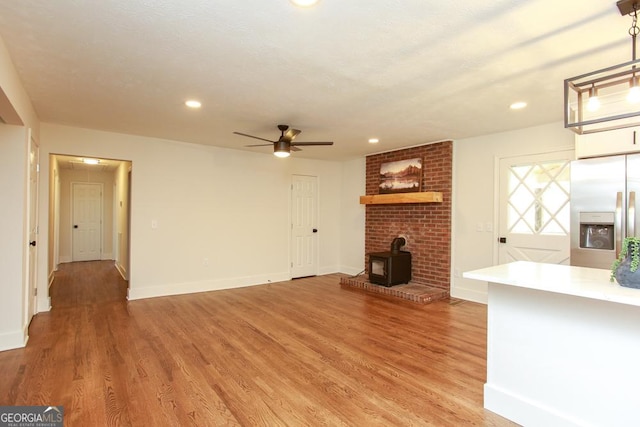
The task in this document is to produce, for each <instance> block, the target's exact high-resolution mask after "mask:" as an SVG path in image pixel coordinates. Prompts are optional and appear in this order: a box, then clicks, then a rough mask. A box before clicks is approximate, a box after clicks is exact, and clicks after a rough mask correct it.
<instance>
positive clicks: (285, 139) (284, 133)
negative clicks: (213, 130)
mask: <svg viewBox="0 0 640 427" xmlns="http://www.w3.org/2000/svg"><path fill="white" fill-rule="evenodd" d="M278 130H280V138H278V140H277V141H272V140H270V139H266V138H262V137H260V136H254V135H249V134H247V133H242V132H234V134H236V135H240V136H245V137H247V138H253V139H259V140H260V141H266V142H268V144H252V145H245V147H265V146H268V145H273V154H274V155H275V156H276V157H289V155H290V154H291V151H301V150H300V149H299V148H298V147H297V146H298V145H305V146H311V145H333V142H330V141H311V142H296V141H294V139H295V138H296V136H298V135H299V134H300V133H302V131H301V130H298V129H290V128H289V125H278Z"/></svg>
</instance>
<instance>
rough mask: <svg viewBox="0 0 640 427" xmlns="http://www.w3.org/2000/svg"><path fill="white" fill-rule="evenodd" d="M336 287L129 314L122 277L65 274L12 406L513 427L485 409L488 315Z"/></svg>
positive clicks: (203, 300) (134, 416) (103, 415)
mask: <svg viewBox="0 0 640 427" xmlns="http://www.w3.org/2000/svg"><path fill="white" fill-rule="evenodd" d="M339 278H340V276H339V275H327V276H321V277H314V278H306V279H299V280H294V281H290V282H282V283H274V284H268V285H263V286H254V287H248V288H241V289H233V290H224V291H216V292H208V293H200V294H191V295H183V296H172V297H163V298H153V299H146V300H138V301H132V302H127V301H126V300H125V298H124V297H125V295H126V282H124V281H123V280H122V279H121V278H120V277H119V275H118V273H117V272H116V270H115V268H114V267H113V263H112V262H104V261H99V262H85V263H74V264H65V265H63V266H62V268H61V270H60V271H59V272H58V273H57V274H56V279H55V281H54V284H53V285H52V289H51V294H52V305H53V309H52V310H51V312H49V313H41V314H38V315H37V316H36V317H35V318H34V319H33V321H32V323H31V327H30V340H29V343H28V345H27V347H26V348H24V349H18V350H10V351H5V352H0V378H2V381H1V382H0V405H63V406H64V412H65V425H67V426H100V425H109V426H127V425H135V426H150V425H157V426H184V425H194V426H219V425H243V426H250V425H267V426H281V425H282V426H305V425H310V426H315V425H329V426H336V425H349V426H365V425H366V426H373V425H384V426H408V425H435V426H449V425H451V426H458V425H462V424H467V425H492V426H507V425H514V424H512V423H510V422H509V421H507V420H505V419H504V418H501V417H499V416H498V415H495V414H493V413H491V412H489V411H486V410H484V409H483V407H482V387H483V384H484V382H485V375H486V374H485V372H486V371H485V369H486V362H485V357H486V356H485V355H486V309H485V306H483V305H480V304H474V303H470V302H462V303H458V304H451V303H450V302H449V300H445V301H439V302H435V303H432V304H428V305H419V304H415V303H411V302H406V301H395V300H392V299H389V298H388V297H384V296H381V295H368V294H365V293H362V292H360V291H357V290H351V289H347V288H341V287H340V285H339V284H338V283H339Z"/></svg>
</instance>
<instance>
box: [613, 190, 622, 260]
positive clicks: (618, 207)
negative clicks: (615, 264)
mask: <svg viewBox="0 0 640 427" xmlns="http://www.w3.org/2000/svg"><path fill="white" fill-rule="evenodd" d="M615 228H616V258H618V255H620V248H622V191H618V192H617V193H616V223H615Z"/></svg>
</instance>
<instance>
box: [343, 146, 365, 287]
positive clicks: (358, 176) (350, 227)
mask: <svg viewBox="0 0 640 427" xmlns="http://www.w3.org/2000/svg"><path fill="white" fill-rule="evenodd" d="M366 167H367V159H366V158H365V157H362V158H360V159H355V160H350V161H345V162H343V163H342V213H341V219H340V248H341V249H340V254H341V262H342V266H341V268H340V271H341V272H343V273H347V274H352V275H355V274H358V273H360V272H361V271H362V270H363V269H364V267H365V257H364V241H365V233H364V231H365V212H366V209H365V205H361V204H360V196H363V195H365V194H366V178H367V173H366V172H367V171H366Z"/></svg>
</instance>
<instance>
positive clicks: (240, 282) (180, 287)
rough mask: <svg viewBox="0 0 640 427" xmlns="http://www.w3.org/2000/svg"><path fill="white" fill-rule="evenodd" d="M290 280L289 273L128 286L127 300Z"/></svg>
mask: <svg viewBox="0 0 640 427" xmlns="http://www.w3.org/2000/svg"><path fill="white" fill-rule="evenodd" d="M290 279H291V274H290V273H289V272H282V273H276V274H271V275H260V276H246V277H233V278H228V279H221V280H204V281H199V282H186V283H169V284H165V285H160V286H142V287H135V286H131V285H130V286H129V291H128V295H127V299H128V300H129V301H133V300H137V299H144V298H154V297H163V296H169V295H182V294H193V293H197V292H209V291H219V290H223V289H234V288H243V287H246V286H255V285H264V284H267V283H275V282H284V281H286V280H290Z"/></svg>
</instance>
